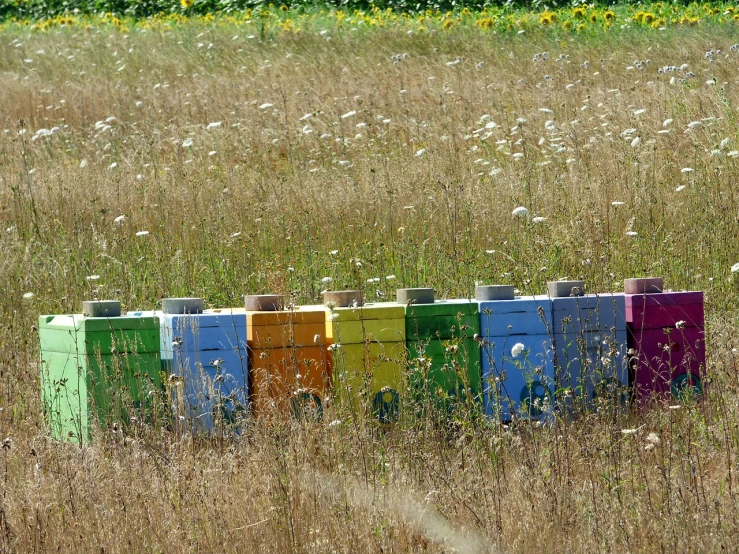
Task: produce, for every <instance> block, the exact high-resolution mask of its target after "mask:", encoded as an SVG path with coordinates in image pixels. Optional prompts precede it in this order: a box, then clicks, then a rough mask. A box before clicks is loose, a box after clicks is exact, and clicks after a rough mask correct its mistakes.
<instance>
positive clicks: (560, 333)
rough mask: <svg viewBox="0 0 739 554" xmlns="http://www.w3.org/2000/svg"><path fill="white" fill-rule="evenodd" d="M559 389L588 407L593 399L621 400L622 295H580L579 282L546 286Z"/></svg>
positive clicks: (623, 392)
mask: <svg viewBox="0 0 739 554" xmlns="http://www.w3.org/2000/svg"><path fill="white" fill-rule="evenodd" d="M548 285H549V295H550V296H551V297H552V329H553V336H554V352H555V370H556V379H557V384H558V386H559V387H562V388H565V389H569V390H570V391H571V392H572V395H573V396H574V397H579V398H580V399H582V400H584V402H585V404H586V405H590V404H591V402H592V400H593V399H594V398H596V397H604V396H606V395H609V396H610V395H613V396H616V397H618V398H620V401H621V402H625V400H626V397H627V396H626V391H627V387H628V384H629V378H628V368H627V366H626V359H625V354H626V303H625V298H624V295H623V294H600V295H598V294H585V295H584V294H582V290H583V286H584V283H583V282H582V281H555V282H550V283H549V284H548Z"/></svg>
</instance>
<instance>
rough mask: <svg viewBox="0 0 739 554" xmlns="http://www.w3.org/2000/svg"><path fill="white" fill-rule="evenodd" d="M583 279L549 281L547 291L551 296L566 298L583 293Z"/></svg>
mask: <svg viewBox="0 0 739 554" xmlns="http://www.w3.org/2000/svg"><path fill="white" fill-rule="evenodd" d="M584 288H585V281H549V282H548V283H547V292H549V296H550V297H551V298H567V297H568V296H582V295H583V294H585V291H584Z"/></svg>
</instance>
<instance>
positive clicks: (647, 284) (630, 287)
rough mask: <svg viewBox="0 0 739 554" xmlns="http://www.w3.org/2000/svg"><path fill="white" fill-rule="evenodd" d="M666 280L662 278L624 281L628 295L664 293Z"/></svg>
mask: <svg viewBox="0 0 739 554" xmlns="http://www.w3.org/2000/svg"><path fill="white" fill-rule="evenodd" d="M663 288H664V279H662V277H645V278H640V279H624V292H625V293H626V294H652V293H655V292H662V289H663Z"/></svg>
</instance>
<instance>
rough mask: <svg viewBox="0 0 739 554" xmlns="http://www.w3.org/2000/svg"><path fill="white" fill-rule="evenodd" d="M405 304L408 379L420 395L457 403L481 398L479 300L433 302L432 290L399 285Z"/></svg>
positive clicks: (439, 403) (399, 296) (437, 400)
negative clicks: (401, 287) (478, 338)
mask: <svg viewBox="0 0 739 554" xmlns="http://www.w3.org/2000/svg"><path fill="white" fill-rule="evenodd" d="M398 303H400V304H404V305H405V330H406V341H407V346H408V357H409V360H410V364H411V368H410V369H411V373H410V381H411V385H412V387H413V389H414V390H415V392H416V395H417V397H419V398H421V399H423V398H424V397H426V398H428V399H431V400H433V401H434V403H435V404H437V405H446V406H447V408H450V407H452V406H453V404H454V402H455V399H457V400H461V401H464V400H465V399H473V400H474V401H475V402H478V401H479V400H480V399H481V392H482V379H481V376H480V347H479V344H478V342H477V340H476V339H475V335H477V334H479V332H480V316H479V308H478V304H477V302H473V301H471V300H437V301H434V293H433V289H399V290H398Z"/></svg>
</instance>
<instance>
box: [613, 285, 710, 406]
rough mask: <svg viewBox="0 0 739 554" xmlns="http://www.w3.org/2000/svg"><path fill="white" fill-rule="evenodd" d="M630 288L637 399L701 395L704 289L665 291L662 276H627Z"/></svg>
mask: <svg viewBox="0 0 739 554" xmlns="http://www.w3.org/2000/svg"><path fill="white" fill-rule="evenodd" d="M645 283H648V285H647V286H641V285H644V284H645ZM626 291H627V294H626V295H625V297H626V323H627V326H628V341H629V348H630V349H631V352H632V357H631V360H630V364H629V367H630V372H631V375H630V380H631V383H632V386H633V389H634V394H635V396H636V399H637V400H639V401H640V402H642V403H643V402H645V401H647V400H650V399H659V398H663V399H664V398H669V397H670V395H671V396H672V397H674V398H677V399H682V398H683V397H684V396H685V395H686V394H687V393H690V394H691V395H693V396H694V397H700V396H701V395H702V393H703V383H704V380H705V372H706V341H705V324H704V307H703V293H702V292H662V283H661V280H657V279H649V280H647V279H628V280H627V282H626ZM630 291H634V292H637V291H638V292H637V293H636V294H628V292H630Z"/></svg>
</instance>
